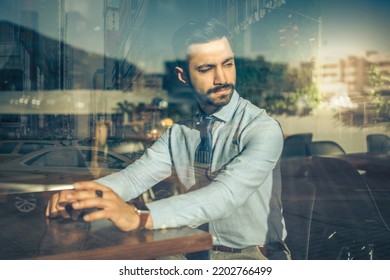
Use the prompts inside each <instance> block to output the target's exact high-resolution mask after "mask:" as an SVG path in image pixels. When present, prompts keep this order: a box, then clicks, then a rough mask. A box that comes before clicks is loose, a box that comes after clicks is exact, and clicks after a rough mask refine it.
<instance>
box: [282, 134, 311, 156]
mask: <svg viewBox="0 0 390 280" xmlns="http://www.w3.org/2000/svg"><path fill="white" fill-rule="evenodd" d="M312 139H313V133H301V134H293V135H290V136H287V137H286V139H284V147H283V152H282V157H305V156H307V155H308V150H307V144H309V143H310V142H311V141H312Z"/></svg>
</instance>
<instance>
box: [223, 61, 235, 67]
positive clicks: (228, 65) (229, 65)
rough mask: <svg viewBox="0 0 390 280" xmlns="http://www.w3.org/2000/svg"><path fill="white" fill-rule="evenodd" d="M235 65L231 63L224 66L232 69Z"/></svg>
mask: <svg viewBox="0 0 390 280" xmlns="http://www.w3.org/2000/svg"><path fill="white" fill-rule="evenodd" d="M233 65H234V64H233V63H232V62H231V63H226V64H224V66H225V67H232V66H233Z"/></svg>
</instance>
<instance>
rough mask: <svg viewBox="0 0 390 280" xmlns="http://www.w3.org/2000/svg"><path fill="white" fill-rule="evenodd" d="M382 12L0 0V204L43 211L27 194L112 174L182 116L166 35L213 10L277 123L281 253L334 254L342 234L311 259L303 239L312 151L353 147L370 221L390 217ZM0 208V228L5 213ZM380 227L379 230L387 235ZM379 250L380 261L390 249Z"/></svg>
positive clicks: (165, 188)
mask: <svg viewBox="0 0 390 280" xmlns="http://www.w3.org/2000/svg"><path fill="white" fill-rule="evenodd" d="M389 12H390V1H387V0H344V1H337V0H187V1H181V0H81V1H80V0H0V203H1V202H6V205H11V208H13V209H15V206H16V209H17V210H18V211H19V212H22V213H29V212H32V211H33V210H36V209H38V207H37V205H38V204H39V202H41V204H42V205H41V206H42V207H40V208H39V209H41V210H42V209H43V207H44V205H43V204H44V202H43V201H44V200H40V198H39V196H36V195H32V194H30V193H31V192H42V191H47V190H55V189H61V188H68V187H70V186H71V185H70V184H71V183H72V182H74V181H77V180H87V179H94V178H98V177H100V176H103V175H106V174H110V173H112V172H117V171H119V170H120V169H122V168H124V167H125V166H126V165H128V164H130V163H132V162H133V161H134V160H135V159H137V158H139V157H140V156H141V155H142V153H143V152H144V150H145V149H146V148H147V147H149V146H150V145H151V144H153V142H154V141H155V140H156V139H157V138H158V137H159V136H160V135H161V134H162V133H163V132H164V131H165V130H166V129H167V128H169V127H170V126H172V124H174V123H175V122H176V121H177V120H179V119H180V118H183V117H186V116H190V115H192V114H193V113H194V112H195V111H196V109H197V108H196V104H195V103H194V102H193V98H192V95H191V92H190V90H189V89H188V88H186V87H183V86H182V85H181V84H180V83H179V82H178V80H177V79H176V77H175V76H174V73H173V69H174V67H175V57H174V55H173V51H172V48H171V38H172V35H173V33H174V32H175V31H176V29H177V28H178V27H179V26H181V25H182V24H184V23H185V22H187V21H188V20H191V19H198V18H202V17H214V18H217V19H219V20H220V21H222V22H223V23H225V24H226V25H227V27H228V29H229V31H230V39H231V41H232V43H233V49H234V51H235V57H236V67H237V87H236V88H237V91H238V92H239V94H240V95H241V96H242V97H245V98H247V99H249V100H250V101H252V102H253V103H254V104H256V105H257V106H259V107H261V108H264V109H266V110H267V112H268V113H269V114H270V115H271V116H273V117H274V118H275V119H277V120H278V121H279V122H280V124H281V126H282V128H283V131H284V134H285V148H284V151H283V155H282V156H283V165H282V171H283V173H282V175H283V180H284V186H283V188H284V190H283V192H284V203H285V205H284V206H285V211H286V218H287V221H288V227H289V232H290V235H289V236H290V240H289V242H291V243H289V246H290V247H291V248H292V250H293V253H294V254H293V257H296V258H304V259H305V258H331V259H332V258H336V256H341V255H342V256H344V255H345V254H346V253H344V251H343V250H344V249H340V248H344V247H351V245H350V244H349V245H348V246H347V245H345V244H347V243H343V242H341V243H342V244H341V245H340V244H339V243H337V245H335V246H336V249H335V250H334V251H332V253H331V254H329V255H321V256H319V255H316V254H315V252H314V251H310V250H309V249H307V248H308V247H309V246H308V245H307V248H306V247H305V248H306V249H305V248H303V247H302V246H301V245H302V244H303V243H305V242H307V240H309V239H310V238H309V237H307V236H310V229H309V228H307V227H308V224H311V223H310V222H309V221H310V219H311V217H312V216H311V215H312V214H310V215H309V216H310V217H309V216H305V213H306V212H307V211H306V210H304V209H302V207H304V206H305V203H308V204H307V206H308V208H310V207H312V206H310V205H312V204H310V203H311V202H312V201H313V199H314V198H313V193H314V192H313V188H312V186H313V185H316V184H315V180H314V179H313V176H314V177H315V176H316V175H315V174H318V172H317V173H316V172H313V170H314V169H316V168H315V164H313V162H312V161H311V157H312V156H321V155H355V157H353V158H352V159H351V157H350V158H349V159H350V163H353V165H354V167H356V168H357V169H358V172H359V175H362V178H363V179H364V180H365V182H368V183H369V187H370V188H371V189H369V193H370V194H371V196H372V195H374V196H375V198H376V201H375V203H376V204H375V205H376V206H375V205H374V206H375V207H376V212H378V210H381V211H382V212H381V211H379V214H380V217H381V219H379V218H378V220H382V221H384V219H383V217H390V207H389V206H388V205H389V203H388V202H389V201H390V191H389V189H388V186H389V177H390V176H389V171H388V170H390V169H389V167H390V164H389V162H390V159H389V151H390V138H389V135H390V39H389V37H388V34H389V31H390V30H389V27H390V17H389ZM179 59H180V58H179ZM372 153H374V154H375V157H373V156H372ZM359 156H361V157H359ZM330 165H331V166H336V165H335V164H330ZM312 169H313V170H312ZM317 171H318V170H317ZM321 172H322V171H321ZM313 174H314V175H313ZM333 174H334V172H333ZM321 176H325V175H324V173H323V172H322V173H321ZM340 176H341V177H343V176H344V175H340ZM310 178H311V179H310ZM321 178H322V179H324V178H325V177H321ZM322 181H324V180H322ZM343 184H344V183H343ZM174 185H175V182H173V181H169V180H167V181H166V182H162V183H161V184H160V185H158V186H155V187H154V188H153V191H151V192H149V193H147V194H145V196H144V199H145V200H154V199H160V198H164V197H166V196H169V195H172V194H175V193H176V189H175V187H174ZM329 185H334V186H335V185H337V184H336V183H335V182H333V183H332V182H329ZM303 186H305V188H303ZM317 187H318V186H317ZM353 188H355V186H354V187H353ZM371 190H374V191H373V192H372V193H371ZM364 192H367V190H365V191H364ZM26 193H27V194H26ZM3 194H4V195H3ZM8 194H16V196H13V197H12V199H11V200H10V197H9V196H8ZM22 194H23V195H22ZM339 195H340V196H339V197H338V198H337V199H339V200H340V197H341V194H339ZM337 199H336V200H337ZM314 200H315V199H314ZM1 205H3V204H1ZM378 207H379V208H378ZM2 209H3V208H1V207H0V217H1V218H2V219H0V225H1V224H2V223H4V224H6V223H7V222H5V221H6V219H13V218H12V217H11V216H9V213H10V211H11V210H9V209H8V210H4V211H3V210H2ZM335 209H337V207H335ZM352 209H355V210H356V209H357V210H356V211H361V209H362V207H361V205H355V206H352ZM355 210H354V211H355ZM305 211H306V212H305ZM307 213H308V212H307ZM339 213H340V211H339ZM294 219H295V220H294ZM385 226H386V227H387V228H386V229H385V230H384V232H385V233H383V232H382V231H378V232H380V234H382V235H380V236H381V237H380V238H379V239H380V240H381V242H383V244H390V242H387V240H388V239H389V238H388V236H389V235H388V234H389V227H388V226H387V224H385ZM303 228H306V229H307V232H306V233H307V236H306V235H305V234H302V231H301V230H302V229H303ZM15 231H18V228H17V227H15ZM308 232H309V233H308ZM294 233H296V235H294ZM319 235H324V233H320V234H318V235H317V236H319ZM346 235H348V236H351V235H350V234H349V233H347V234H346ZM384 235H386V236H387V238H382V237H383V236H384ZM4 236H5V235H4ZM4 236H3V238H5V237H4ZM333 236H334V233H333V231H332V232H331V234H330V235H329V237H330V238H329V239H331V237H333ZM306 237H307V240H302V239H305V238H306ZM7 238H12V234H10V235H9V236H8V237H7ZM7 238H5V239H4V240H8V239H7ZM294 238H295V239H294ZM332 240H333V239H332ZM352 241H353V242H355V241H354V240H352ZM4 242H6V241H4ZM7 242H8V241H7ZM317 243H318V242H317ZM4 244H6V243H4ZM305 244H307V243H305ZM324 244H325V247H329V248H330V246H328V245H327V243H324ZM354 244H356V242H355V243H354ZM365 245H367V244H365ZM338 246H340V248H339V247H338ZM386 246H387V245H386ZM386 246H385V247H386ZM364 248H368V246H364ZM370 248H371V247H370ZM312 250H315V249H312ZM370 250H371V249H370ZM309 251H310V252H309ZM340 252H341V253H340ZM359 252H360V251H359ZM370 252H371V253H372V251H370ZM370 252H368V253H367V254H365V256H366V257H367V256H368V255H369V254H371V253H370ZM349 253H350V252H349ZM381 254H382V255H380V256H379V258H386V259H387V258H390V248H388V247H386V250H382V253H381ZM356 255H357V254H356ZM371 255H372V254H371ZM5 256H6V257H7V256H8V255H5Z"/></svg>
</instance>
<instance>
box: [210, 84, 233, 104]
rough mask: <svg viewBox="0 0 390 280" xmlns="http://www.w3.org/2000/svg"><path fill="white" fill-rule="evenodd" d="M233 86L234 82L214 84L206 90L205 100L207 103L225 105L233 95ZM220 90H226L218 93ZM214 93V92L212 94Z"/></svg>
mask: <svg viewBox="0 0 390 280" xmlns="http://www.w3.org/2000/svg"><path fill="white" fill-rule="evenodd" d="M234 89H235V86H234V84H223V85H220V86H216V87H214V88H211V89H209V90H208V91H207V94H206V96H205V101H206V103H207V104H208V105H212V106H216V107H221V106H225V105H227V104H228V103H229V102H230V99H231V98H232V96H233V92H234ZM222 90H228V91H227V92H226V93H218V92H219V91H222ZM214 93H216V94H214Z"/></svg>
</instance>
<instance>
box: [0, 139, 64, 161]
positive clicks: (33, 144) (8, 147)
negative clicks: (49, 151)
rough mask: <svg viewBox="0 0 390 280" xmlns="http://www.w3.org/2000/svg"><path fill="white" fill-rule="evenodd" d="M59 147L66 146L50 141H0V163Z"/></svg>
mask: <svg viewBox="0 0 390 280" xmlns="http://www.w3.org/2000/svg"><path fill="white" fill-rule="evenodd" d="M59 146H66V145H65V144H64V143H63V142H60V141H52V140H3V141H0V163H2V162H6V161H10V160H12V159H15V158H17V157H20V156H23V155H26V154H28V153H31V152H34V151H37V150H40V149H44V148H50V147H59Z"/></svg>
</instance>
